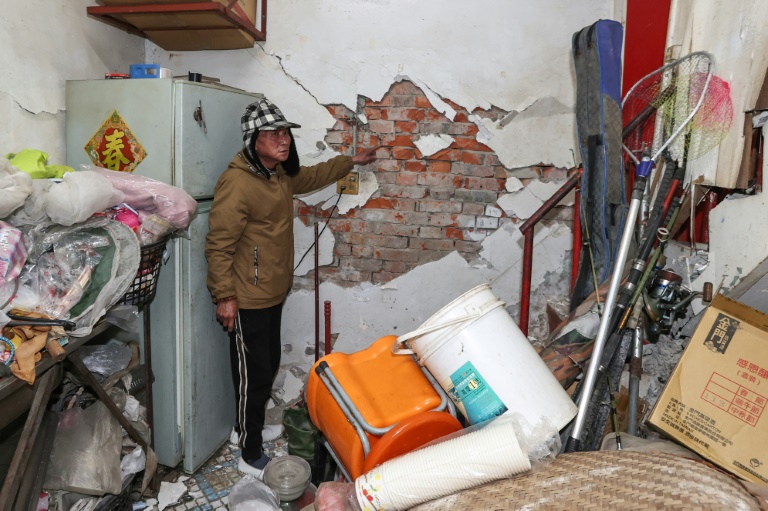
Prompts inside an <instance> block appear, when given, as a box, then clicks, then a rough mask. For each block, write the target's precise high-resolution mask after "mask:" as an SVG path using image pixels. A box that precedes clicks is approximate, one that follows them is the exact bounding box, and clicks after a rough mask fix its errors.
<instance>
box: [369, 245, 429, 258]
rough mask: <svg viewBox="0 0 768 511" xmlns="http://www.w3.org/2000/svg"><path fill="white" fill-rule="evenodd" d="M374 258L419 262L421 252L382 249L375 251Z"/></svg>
mask: <svg viewBox="0 0 768 511" xmlns="http://www.w3.org/2000/svg"><path fill="white" fill-rule="evenodd" d="M373 255H374V257H377V258H379V259H384V260H387V261H418V260H419V252H418V251H417V250H411V249H407V248H406V249H396V248H380V249H378V250H374V251H373Z"/></svg>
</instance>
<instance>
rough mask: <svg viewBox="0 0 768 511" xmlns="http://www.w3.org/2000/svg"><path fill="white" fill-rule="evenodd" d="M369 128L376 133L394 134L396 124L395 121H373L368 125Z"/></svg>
mask: <svg viewBox="0 0 768 511" xmlns="http://www.w3.org/2000/svg"><path fill="white" fill-rule="evenodd" d="M368 128H369V129H370V130H371V131H374V132H376V133H394V132H395V123H394V122H393V121H382V120H378V121H371V122H369V123H368Z"/></svg>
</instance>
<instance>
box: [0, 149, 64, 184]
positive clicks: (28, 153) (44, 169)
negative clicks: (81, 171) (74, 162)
mask: <svg viewBox="0 0 768 511" xmlns="http://www.w3.org/2000/svg"><path fill="white" fill-rule="evenodd" d="M6 158H8V160H9V161H10V162H11V165H13V166H14V167H16V168H17V169H19V170H20V171H22V172H26V173H27V174H29V175H30V176H31V177H32V179H49V178H61V177H62V176H63V175H64V174H66V173H67V172H74V171H75V169H73V168H72V167H68V166H66V165H46V162H47V161H48V153H44V152H43V151H38V150H37V149H22V150H21V151H19V152H18V153H16V154H14V153H10V154H8V155H6Z"/></svg>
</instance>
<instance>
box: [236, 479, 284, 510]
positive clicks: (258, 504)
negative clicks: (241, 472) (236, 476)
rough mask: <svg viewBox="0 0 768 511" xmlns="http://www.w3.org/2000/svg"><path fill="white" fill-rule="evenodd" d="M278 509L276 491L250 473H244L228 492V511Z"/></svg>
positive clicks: (278, 501)
mask: <svg viewBox="0 0 768 511" xmlns="http://www.w3.org/2000/svg"><path fill="white" fill-rule="evenodd" d="M276 509H280V498H279V497H278V496H277V492H276V491H275V490H273V489H272V488H270V487H269V486H267V485H266V484H264V483H262V482H261V481H259V480H258V479H256V478H255V477H253V476H252V475H246V476H244V477H243V478H242V479H240V481H238V483H237V484H236V485H234V486H233V487H232V490H230V492H229V511H274V510H276Z"/></svg>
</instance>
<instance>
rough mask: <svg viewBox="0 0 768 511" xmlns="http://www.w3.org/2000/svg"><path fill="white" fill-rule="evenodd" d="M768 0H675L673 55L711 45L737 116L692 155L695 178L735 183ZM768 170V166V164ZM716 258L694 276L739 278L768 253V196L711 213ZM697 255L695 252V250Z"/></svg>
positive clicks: (762, 51) (766, 35)
mask: <svg viewBox="0 0 768 511" xmlns="http://www.w3.org/2000/svg"><path fill="white" fill-rule="evenodd" d="M766 24H768V2H764V1H760V0H739V1H738V2H732V1H729V0H696V1H693V0H675V1H674V2H673V8H672V11H671V19H670V27H669V31H668V36H667V46H668V47H669V48H671V51H672V53H673V55H674V56H676V57H677V56H680V55H685V54H687V53H690V52H691V51H698V50H705V51H708V52H710V53H711V54H712V55H713V57H714V61H715V74H717V75H718V76H719V77H721V78H722V79H724V80H725V81H727V82H728V83H729V84H730V91H731V100H732V102H733V113H734V115H733V122H732V124H731V127H730V130H729V131H728V134H727V136H726V137H725V139H724V140H723V141H722V142H721V143H720V145H719V147H718V148H716V149H714V150H712V151H710V152H709V153H707V154H706V155H705V156H704V157H702V158H699V159H698V160H694V161H692V162H689V171H688V178H689V179H691V180H697V179H698V178H701V180H702V182H703V183H705V184H714V185H716V186H721V187H724V188H730V187H732V186H734V184H735V183H736V179H737V177H738V173H739V168H740V165H741V159H742V153H743V148H744V137H743V130H744V128H743V126H744V118H745V111H746V110H750V109H751V108H753V107H754V104H755V101H756V100H757V96H758V94H759V92H760V88H761V86H762V83H763V78H764V76H765V73H766V67H767V66H768V32H766V30H765V26H766ZM763 175H764V176H765V168H764V169H763ZM763 190H765V184H764V185H763ZM709 229H710V243H709V247H710V252H709V254H708V262H709V265H708V266H707V267H706V269H704V270H703V272H702V274H701V275H700V276H699V277H698V278H697V279H695V280H694V281H693V282H691V285H692V286H693V288H694V289H696V290H701V288H702V286H703V283H704V282H706V281H710V282H712V283H713V284H714V285H715V287H716V288H717V286H719V285H722V286H723V288H722V290H723V292H725V291H727V290H728V289H730V288H732V287H733V286H735V285H736V284H737V283H738V282H739V281H740V280H741V279H742V278H743V277H745V276H746V275H747V274H749V272H751V271H752V270H753V269H754V268H755V267H756V266H757V265H758V264H759V263H760V262H761V261H762V260H763V259H765V258H766V257H768V236H767V235H768V231H766V229H768V199H767V198H766V196H765V191H763V192H762V193H761V194H759V195H756V196H738V195H734V196H732V197H730V198H729V199H728V200H725V201H724V202H722V203H721V204H719V205H718V206H717V207H716V208H715V209H714V210H713V211H712V213H710V217H709ZM689 257H690V256H689ZM697 312H698V311H697Z"/></svg>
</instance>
